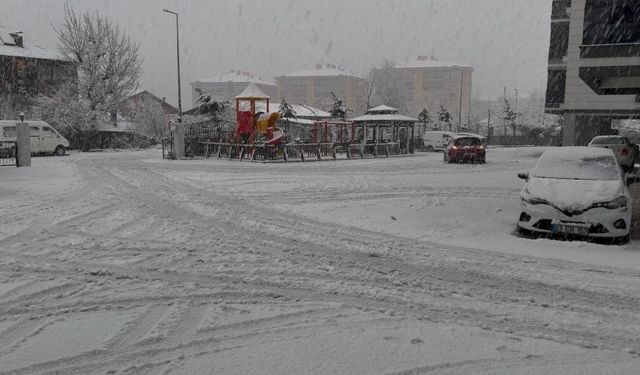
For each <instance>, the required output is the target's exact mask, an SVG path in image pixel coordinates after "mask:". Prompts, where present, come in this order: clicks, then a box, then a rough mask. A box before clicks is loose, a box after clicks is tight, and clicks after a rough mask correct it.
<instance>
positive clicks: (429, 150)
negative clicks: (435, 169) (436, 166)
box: [427, 146, 435, 152]
mask: <svg viewBox="0 0 640 375" xmlns="http://www.w3.org/2000/svg"><path fill="white" fill-rule="evenodd" d="M434 151H435V149H434V148H433V146H427V152H434Z"/></svg>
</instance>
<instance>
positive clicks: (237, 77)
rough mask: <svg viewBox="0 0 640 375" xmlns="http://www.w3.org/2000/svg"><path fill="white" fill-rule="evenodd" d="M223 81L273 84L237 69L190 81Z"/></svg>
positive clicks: (273, 84)
mask: <svg viewBox="0 0 640 375" xmlns="http://www.w3.org/2000/svg"><path fill="white" fill-rule="evenodd" d="M225 82H237V83H249V82H254V83H257V84H259V85H268V86H275V83H274V82H269V81H266V80H263V79H262V78H260V77H255V76H254V75H253V74H251V73H249V72H242V71H239V70H232V71H230V72H227V73H224V74H220V75H217V76H215V77H210V78H205V79H199V80H197V81H195V82H192V84H194V83H225Z"/></svg>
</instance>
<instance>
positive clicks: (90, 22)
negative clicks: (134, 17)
mask: <svg viewBox="0 0 640 375" xmlns="http://www.w3.org/2000/svg"><path fill="white" fill-rule="evenodd" d="M64 10H65V16H64V22H63V23H62V25H60V26H59V27H54V30H55V32H56V33H57V34H58V38H59V40H60V51H61V52H62V53H63V54H64V55H65V56H69V57H71V58H73V59H75V60H77V62H78V82H77V86H78V94H79V96H80V97H81V98H83V99H86V100H88V102H89V106H90V109H91V110H93V111H95V110H98V111H104V112H109V113H115V111H116V110H117V106H118V103H120V101H121V100H122V99H124V98H126V97H127V96H129V95H131V94H133V93H134V92H135V90H136V89H137V88H138V79H139V78H140V74H141V73H142V68H141V65H142V59H141V58H140V55H139V48H140V45H139V44H138V43H135V42H133V41H132V40H131V39H130V38H129V37H128V36H127V35H126V34H125V33H123V32H122V31H121V30H120V28H119V27H118V26H116V25H114V24H113V23H112V22H111V21H110V20H109V19H107V18H106V17H103V16H102V15H100V14H99V13H98V12H95V13H90V12H85V13H83V14H77V13H76V12H75V11H74V10H73V9H71V8H70V7H69V6H68V5H65V8H64Z"/></svg>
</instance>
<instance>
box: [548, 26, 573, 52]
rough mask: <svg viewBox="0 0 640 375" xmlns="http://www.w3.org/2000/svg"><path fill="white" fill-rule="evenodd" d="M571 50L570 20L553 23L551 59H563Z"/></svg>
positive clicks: (550, 47) (550, 48)
mask: <svg viewBox="0 0 640 375" xmlns="http://www.w3.org/2000/svg"><path fill="white" fill-rule="evenodd" d="M568 50H569V22H555V23H552V24H551V43H550V45H549V61H550V62H554V61H560V62H561V61H562V60H563V59H564V57H565V56H567V51H568Z"/></svg>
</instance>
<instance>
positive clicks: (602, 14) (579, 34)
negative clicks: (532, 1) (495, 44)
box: [545, 0, 640, 145]
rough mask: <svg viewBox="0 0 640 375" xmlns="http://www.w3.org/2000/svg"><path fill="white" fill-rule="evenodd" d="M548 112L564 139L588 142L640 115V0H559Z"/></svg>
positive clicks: (554, 8) (573, 142)
mask: <svg viewBox="0 0 640 375" xmlns="http://www.w3.org/2000/svg"><path fill="white" fill-rule="evenodd" d="M551 17H552V19H551V43H550V47H549V67H548V83H547V94H546V104H545V107H546V111H547V112H548V113H555V114H561V115H563V117H564V127H563V144H564V145H586V144H587V143H588V142H589V141H590V140H591V139H592V138H593V137H594V136H596V135H602V134H616V133H617V132H618V130H617V129H618V128H619V123H620V122H621V121H622V122H623V121H626V120H629V119H640V2H638V1H637V0H553V3H552V16H551Z"/></svg>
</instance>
